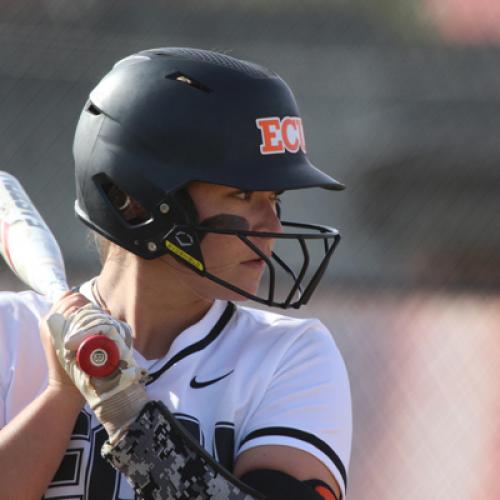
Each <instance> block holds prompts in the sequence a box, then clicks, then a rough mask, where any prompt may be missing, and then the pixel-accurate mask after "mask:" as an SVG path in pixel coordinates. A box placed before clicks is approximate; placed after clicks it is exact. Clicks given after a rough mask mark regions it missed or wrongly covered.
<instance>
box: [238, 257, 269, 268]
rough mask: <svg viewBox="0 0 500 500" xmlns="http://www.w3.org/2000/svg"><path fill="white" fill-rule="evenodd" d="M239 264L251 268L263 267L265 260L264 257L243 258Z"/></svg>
mask: <svg viewBox="0 0 500 500" xmlns="http://www.w3.org/2000/svg"><path fill="white" fill-rule="evenodd" d="M241 264H244V265H245V266H248V267H251V268H257V269H261V268H262V267H264V265H265V262H264V259H250V260H245V261H243V262H241Z"/></svg>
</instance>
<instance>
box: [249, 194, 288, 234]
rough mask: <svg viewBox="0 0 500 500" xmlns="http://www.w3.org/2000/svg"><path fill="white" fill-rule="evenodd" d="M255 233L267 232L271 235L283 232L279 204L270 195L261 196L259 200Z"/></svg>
mask: <svg viewBox="0 0 500 500" xmlns="http://www.w3.org/2000/svg"><path fill="white" fill-rule="evenodd" d="M254 231H265V232H270V233H281V232H282V231H283V227H282V225H281V221H280V218H279V215H278V206H277V203H276V201H275V200H274V199H273V198H272V197H271V196H269V195H267V196H265V195H264V196H261V198H260V200H259V204H258V208H257V218H256V223H255V225H254Z"/></svg>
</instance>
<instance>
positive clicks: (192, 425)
mask: <svg viewBox="0 0 500 500" xmlns="http://www.w3.org/2000/svg"><path fill="white" fill-rule="evenodd" d="M174 417H175V420H177V422H179V423H180V424H181V425H182V427H184V429H185V430H186V431H187V432H188V433H189V434H190V435H191V436H192V437H193V438H194V439H196V442H197V443H198V444H199V445H200V446H202V447H203V446H205V436H204V435H203V431H202V430H201V426H200V421H199V420H198V419H197V418H196V417H192V416H191V415H186V414H185V413H174Z"/></svg>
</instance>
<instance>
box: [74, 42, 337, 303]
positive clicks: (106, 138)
mask: <svg viewBox="0 0 500 500" xmlns="http://www.w3.org/2000/svg"><path fill="white" fill-rule="evenodd" d="M74 157H75V167H76V190H77V200H76V204H75V207H76V214H77V216H78V217H79V218H80V219H82V220H83V222H85V223H86V224H87V225H88V226H90V227H91V228H92V229H94V230H96V231H97V232H99V233H100V234H102V235H104V236H105V237H106V238H107V239H109V240H111V241H113V242H115V243H117V244H118V245H120V246H121V247H123V248H125V249H127V250H129V251H130V252H133V253H134V254H136V255H138V256H140V257H143V258H145V259H152V258H156V257H159V256H161V255H164V254H166V253H170V254H172V255H174V256H175V257H176V258H177V259H178V260H180V261H181V262H183V263H184V264H185V265H186V266H188V267H190V268H191V269H193V270H194V271H196V272H197V273H199V274H201V275H203V276H206V277H207V278H209V279H212V280H213V281H216V282H217V283H219V284H221V285H223V286H226V287H227V288H229V289H231V290H234V291H237V292H238V293H240V294H242V295H244V296H246V297H248V298H250V299H253V300H256V301H258V302H261V303H265V304H268V305H275V306H279V307H299V306H300V305H301V304H303V303H305V302H307V300H308V299H309V297H310V296H311V294H312V292H313V290H314V289H315V288H316V286H317V284H318V282H319V279H320V278H321V276H322V275H323V272H324V270H325V268H326V265H327V263H328V261H329V259H330V257H331V255H332V253H333V250H334V248H335V246H336V244H337V243H338V240H339V235H338V232H337V231H336V230H334V229H332V228H328V227H326V226H318V225H310V224H298V223H292V222H285V221H283V222H282V225H283V227H284V229H286V230H287V231H288V232H284V233H257V232H252V231H244V230H241V229H231V228H227V227H206V226H201V225H200V224H199V221H198V220H197V216H196V211H195V209H194V207H193V204H192V202H191V200H190V199H189V196H188V195H187V193H186V190H185V189H184V188H185V187H186V185H187V184H188V183H190V182H192V181H202V182H210V183H214V184H222V185H226V186H232V187H236V188H239V189H241V190H243V191H284V190H291V189H300V188H307V187H322V188H326V189H332V190H339V189H343V187H344V186H343V185H342V184H340V183H339V182H338V181H336V180H335V179H333V178H332V177H330V176H328V175H327V174H325V173H324V172H321V171H320V170H318V169H317V168H316V167H314V166H313V165H312V164H311V163H310V161H309V160H308V158H307V156H306V145H305V139H304V131H303V126H302V120H301V118H300V115H299V111H298V108H297V104H296V102H295V99H294V96H293V94H292V91H291V90H290V88H289V87H288V86H287V84H286V83H285V82H284V81H283V80H282V79H281V78H280V77H279V76H278V75H276V74H275V73H273V72H271V71H269V70H268V69H266V68H264V67H262V66H258V65H256V64H253V63H250V62H247V61H242V60H239V59H235V58H233V57H229V56H227V55H223V54H219V53H216V52H212V51H207V50H198V49H190V48H161V49H152V50H145V51H142V52H139V53H137V54H134V55H132V56H130V57H127V58H125V59H123V60H121V61H119V62H118V63H116V64H115V66H114V67H113V68H112V70H111V71H110V72H109V73H108V74H107V75H106V76H105V77H104V78H103V79H102V81H101V82H100V83H99V84H98V85H97V87H96V88H95V89H94V90H93V91H92V92H91V94H90V96H89V99H88V101H87V103H86V104H85V107H84V109H83V111H82V113H81V116H80V120H79V122H78V126H77V130H76V134H75V140H74ZM117 193H121V194H123V195H124V198H123V199H122V200H121V201H120V200H119V201H117V197H118V198H119V195H117ZM129 199H133V200H134V201H135V202H136V203H137V204H138V205H139V206H140V207H141V209H142V210H143V213H144V216H143V217H141V218H139V219H133V220H128V219H126V218H124V216H123V208H124V206H125V204H126V203H127V200H129ZM297 229H298V230H299V231H298V232H297ZM290 230H291V231H293V232H290ZM304 230H305V231H304ZM207 232H215V233H224V234H235V235H237V236H238V237H239V238H240V239H241V240H242V241H244V242H245V243H246V244H247V245H249V246H250V247H251V248H252V249H253V250H254V251H255V252H256V253H258V254H259V256H260V257H261V258H263V259H264V260H265V262H266V264H267V266H268V268H269V270H270V279H269V289H268V292H267V293H266V294H265V295H264V296H262V297H259V296H256V295H252V294H249V293H248V292H245V291H244V290H240V289H238V288H237V287H235V286H234V285H232V284H231V283H227V282H225V281H223V280H221V279H220V278H218V277H217V276H214V275H212V274H211V273H210V272H209V271H208V270H207V269H206V267H205V264H204V260H203V253H202V251H201V247H200V241H201V239H202V238H203V234H204V233H207ZM259 235H260V236H266V237H273V238H279V239H294V240H296V241H297V242H298V243H299V245H300V247H301V249H302V250H301V251H302V253H303V256H304V262H303V264H302V265H301V267H300V270H299V272H295V273H294V272H293V271H292V269H291V267H290V266H288V265H287V264H286V263H285V261H284V260H283V259H282V258H280V257H279V256H278V255H276V254H273V256H272V258H268V257H267V256H265V255H262V254H261V253H260V252H259V251H258V249H256V248H254V247H255V245H252V244H251V242H250V241H249V240H248V238H247V237H248V236H259ZM312 239H316V240H317V239H321V240H322V241H323V242H324V256H323V257H322V260H321V262H320V264H319V265H318V266H317V269H316V270H315V272H314V273H313V275H312V278H311V279H310V281H309V283H307V284H305V285H304V284H303V283H302V281H303V280H304V277H305V276H306V269H307V268H308V266H309V255H308V252H307V245H306V244H305V242H306V241H310V240H312ZM183 242H188V243H187V244H181V243H183ZM275 265H278V266H279V267H280V268H281V269H284V270H285V271H286V272H287V273H288V274H289V275H291V276H293V284H292V287H291V289H290V290H289V291H288V292H287V293H286V294H285V298H284V300H281V301H277V300H275Z"/></svg>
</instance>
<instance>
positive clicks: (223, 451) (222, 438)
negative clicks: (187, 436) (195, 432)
mask: <svg viewBox="0 0 500 500" xmlns="http://www.w3.org/2000/svg"><path fill="white" fill-rule="evenodd" d="M212 442H213V456H214V458H215V460H216V461H217V462H219V463H220V464H221V465H222V466H223V467H224V468H225V469H227V470H228V471H232V470H233V467H234V424H233V423H232V422H217V423H216V424H215V429H214V439H213V441H212Z"/></svg>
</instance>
